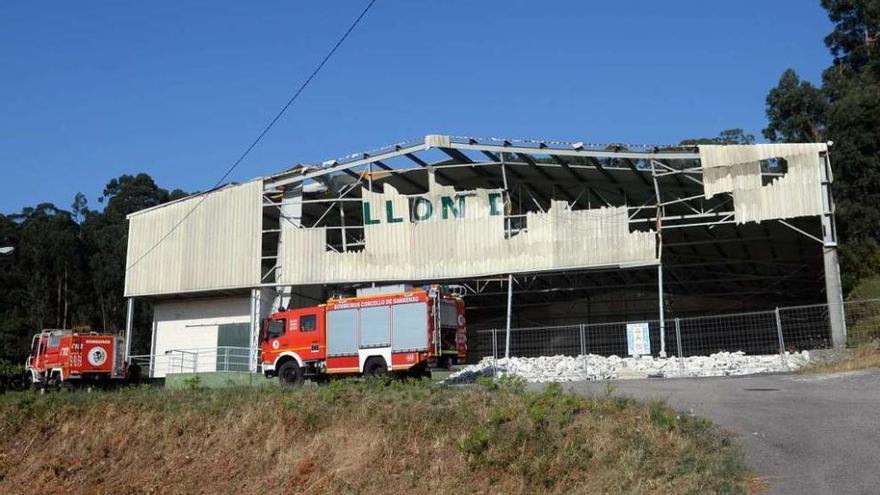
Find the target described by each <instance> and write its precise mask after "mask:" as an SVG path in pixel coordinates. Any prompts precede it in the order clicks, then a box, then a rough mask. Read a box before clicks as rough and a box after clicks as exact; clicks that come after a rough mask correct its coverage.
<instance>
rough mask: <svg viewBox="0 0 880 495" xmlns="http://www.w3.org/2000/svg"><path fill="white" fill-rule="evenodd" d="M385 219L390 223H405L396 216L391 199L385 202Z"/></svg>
mask: <svg viewBox="0 0 880 495" xmlns="http://www.w3.org/2000/svg"><path fill="white" fill-rule="evenodd" d="M385 218H386V219H387V220H388V223H400V222H402V221H403V218H402V217H395V216H394V203H393V202H392V201H391V200H390V199H388V200H386V201H385Z"/></svg>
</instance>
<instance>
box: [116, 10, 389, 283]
mask: <svg viewBox="0 0 880 495" xmlns="http://www.w3.org/2000/svg"><path fill="white" fill-rule="evenodd" d="M374 3H376V0H370V3H368V4H367V6H366V7H364V10H363V11H361V14H360V15H359V16H357V18H356V19H355V20H354V22H352V23H351V25H350V26H349V27H348V29H347V30H346V31H345V33H344V34H343V35H342V37H340V38H339V40H338V41H337V42H336V44H335V45H333V48H331V49H330V51H329V52H327V55H325V56H324V59H323V60H321V63H320V64H318V66H317V67H316V68H315V70H313V71H312V73H311V74H310V75H309V77H308V78H306V80H305V81H303V83H302V84H301V85H300V86H299V88H298V89H297V90H296V92H295V93H293V96H291V97H290V99H289V100H287V103H286V104H285V105H284V106H283V107H281V110H279V111H278V113H277V114H275V117H274V118H273V119H272V120H270V121H269V123H268V124H266V127H264V128H263V131H262V132H260V134H258V135H257V137H256V139H254V141H253V142H252V143H251V144H250V146H248V147H247V149H245V150H244V153H242V154H241V156H239V157H238V159H237V160H235V162H234V163H233V164H232V166H230V167H229V169H227V170H226V173H224V174H223V176H222V177H220V179H219V180H217V182H216V183H215V184H214V187H212V188H211V189H209V190H208V191H207V192H205V193H204V194H202V196H201V198H199V201H198V202H197V203H196V204H195V205H193V207H192V208H191V209H190V210H189V211H188V212H187V213H186V215H184V216H183V218H181V219H180V221H178V222H177V223H176V224H174V226H173V227H171V230H169V231H168V233H166V234H165V235H163V236H162V237H161V238H160V239H159V240H158V241H156V243H155V244H153V245H152V246H151V247H150V249H148V250H147V251H146V252H145V253H144V254H142V255H141V256H140V257H139V258H138V259H136V260H135V261H134V262H133V263H132V264H131V265H129V266H128V267H126V268H125V272H126V273H127V272H128V271H129V270H131V269H132V268H134V266H135V265H137V264H138V263H140V262H141V261H142V260H143V259H144V258H146V257H147V256H148V255H149V254H150V253H152V252H153V251H154V250H155V249H156V248H157V247H159V245H160V244H162V242H164V241H165V240H166V239H168V237H170V236H171V234H173V233H174V231H175V230H177V228H178V227H180V226H181V225H182V224H183V222H185V221H186V219H187V218H189V217H190V216H191V215H192V214H193V212H195V211H196V209H197V208H198V207H199V206H201V205H202V203H204V201H205V199H206V198H207V197H208V196H209V195H210V194H211V193H213V192H214V191H216V190H217V188H218V187H220V184H222V183H223V181H225V180H226V178H227V177H229V175H230V174H232V172H233V171H235V169H236V168H238V166H239V165H240V164H241V162H242V161H244V159H245V158H246V157H247V156H248V155H249V154H250V152H251V151H253V149H254V148H256V146H257V144H259V143H260V141H262V140H263V137H265V136H266V134H268V133H269V130H271V129H272V127H274V126H275V124H276V123H277V122H278V121H279V120H280V119H281V117H282V116H283V115H284V113H285V112H287V109H288V108H290V106H291V105H293V102H294V101H296V99H297V98H298V97H299V95H300V94H302V92H303V91H304V90H305V89H306V87H307V86H308V85H309V83H311V82H312V79H314V78H315V76H317V75H318V72H320V71H321V69H322V68H324V65H326V64H327V62H328V61H329V60H330V57H332V56H333V54H334V53H336V50H338V49H339V47H340V46H341V45H342V43H343V42H344V41H345V39H346V38H348V35H349V34H351V32H352V31H354V28H356V27H357V25H358V24H359V23H360V22H361V19H363V18H364V16H365V15H367V12H369V10H370V8H372V7H373V4H374Z"/></svg>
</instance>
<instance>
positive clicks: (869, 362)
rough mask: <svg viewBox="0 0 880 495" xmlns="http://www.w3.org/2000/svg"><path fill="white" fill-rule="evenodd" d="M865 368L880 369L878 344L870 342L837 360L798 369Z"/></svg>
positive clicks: (844, 370) (846, 370)
mask: <svg viewBox="0 0 880 495" xmlns="http://www.w3.org/2000/svg"><path fill="white" fill-rule="evenodd" d="M866 369H880V344H878V342H876V341H875V342H872V343H869V344H862V345H860V346H858V347H856V348H855V349H853V350H852V351H851V352H850V353H849V354H848V355H847V356H846V357H844V358H843V359H840V360H838V361H831V362H822V363H814V364H810V365H808V366H805V367H803V368H801V369H799V370H798V372H799V373H807V374H816V373H845V372H848V371H858V370H866Z"/></svg>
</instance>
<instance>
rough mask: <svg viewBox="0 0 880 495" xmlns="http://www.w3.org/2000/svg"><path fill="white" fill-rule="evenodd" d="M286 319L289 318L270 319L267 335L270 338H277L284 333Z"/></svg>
mask: <svg viewBox="0 0 880 495" xmlns="http://www.w3.org/2000/svg"><path fill="white" fill-rule="evenodd" d="M286 321H287V320H284V319H280V320H269V324H268V325H267V328H266V336H267V337H268V338H270V339H277V338H278V337H281V336H282V335H284V327H285V322H286Z"/></svg>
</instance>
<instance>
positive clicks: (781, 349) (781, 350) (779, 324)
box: [775, 306, 788, 368]
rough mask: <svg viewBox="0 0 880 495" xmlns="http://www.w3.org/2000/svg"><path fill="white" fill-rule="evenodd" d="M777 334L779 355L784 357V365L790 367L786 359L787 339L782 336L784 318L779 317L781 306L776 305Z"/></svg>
mask: <svg viewBox="0 0 880 495" xmlns="http://www.w3.org/2000/svg"><path fill="white" fill-rule="evenodd" d="M775 314H776V334H777V335H778V336H779V357H780V358H781V359H782V365H783V366H785V367H786V368H787V367H788V362H787V361H786V360H785V340H784V339H783V338H782V318H780V317H779V306H777V307H776V310H775Z"/></svg>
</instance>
